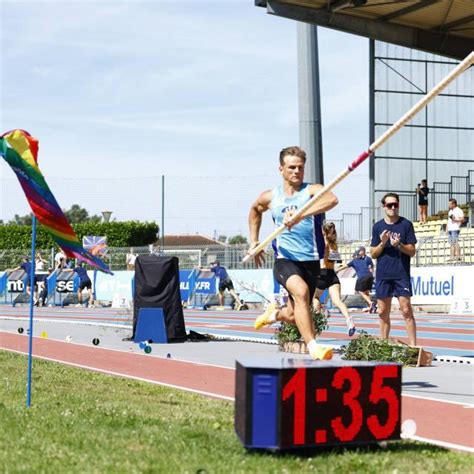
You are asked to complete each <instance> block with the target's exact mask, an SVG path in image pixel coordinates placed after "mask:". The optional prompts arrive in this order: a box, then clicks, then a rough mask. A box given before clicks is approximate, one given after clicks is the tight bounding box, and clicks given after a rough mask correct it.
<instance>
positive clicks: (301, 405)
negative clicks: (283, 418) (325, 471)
mask: <svg viewBox="0 0 474 474" xmlns="http://www.w3.org/2000/svg"><path fill="white" fill-rule="evenodd" d="M292 395H294V415H293V443H294V444H304V438H305V418H306V416H305V411H306V369H297V370H296V373H295V375H293V377H291V379H290V380H288V382H287V383H286V385H285V386H284V387H283V393H282V398H283V401H285V400H288V398H290V397H291V396H292Z"/></svg>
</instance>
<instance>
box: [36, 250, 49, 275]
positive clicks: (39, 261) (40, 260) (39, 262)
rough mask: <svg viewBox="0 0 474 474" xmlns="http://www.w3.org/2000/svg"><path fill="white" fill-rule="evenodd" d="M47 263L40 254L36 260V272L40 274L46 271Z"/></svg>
mask: <svg viewBox="0 0 474 474" xmlns="http://www.w3.org/2000/svg"><path fill="white" fill-rule="evenodd" d="M47 263H48V262H47V261H46V260H45V259H44V258H43V257H42V256H41V254H40V253H39V252H38V253H37V254H36V258H35V270H37V271H40V272H42V271H44V269H45V268H46V264H47Z"/></svg>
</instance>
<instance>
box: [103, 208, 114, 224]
mask: <svg viewBox="0 0 474 474" xmlns="http://www.w3.org/2000/svg"><path fill="white" fill-rule="evenodd" d="M111 215H112V211H102V219H103V221H104V222H105V223H106V224H107V223H108V222H110V216H111Z"/></svg>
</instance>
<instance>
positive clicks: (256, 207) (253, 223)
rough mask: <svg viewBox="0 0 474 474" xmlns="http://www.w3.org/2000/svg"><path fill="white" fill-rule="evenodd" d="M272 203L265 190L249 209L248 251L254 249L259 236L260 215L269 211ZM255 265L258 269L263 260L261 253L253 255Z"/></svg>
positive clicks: (268, 192) (270, 195)
mask: <svg viewBox="0 0 474 474" xmlns="http://www.w3.org/2000/svg"><path fill="white" fill-rule="evenodd" d="M271 201H272V191H271V190H267V191H264V192H263V193H261V194H260V196H258V198H257V199H256V201H255V202H254V203H253V204H252V206H251V207H250V212H249V233H250V250H252V249H253V248H254V247H256V246H257V245H258V244H259V242H258V236H259V234H260V227H261V225H262V215H263V213H264V212H266V211H268V210H269V209H270V203H271ZM254 259H255V264H256V265H257V267H259V266H260V265H261V264H262V263H263V262H265V259H264V258H263V251H262V252H259V253H258V254H256V255H254Z"/></svg>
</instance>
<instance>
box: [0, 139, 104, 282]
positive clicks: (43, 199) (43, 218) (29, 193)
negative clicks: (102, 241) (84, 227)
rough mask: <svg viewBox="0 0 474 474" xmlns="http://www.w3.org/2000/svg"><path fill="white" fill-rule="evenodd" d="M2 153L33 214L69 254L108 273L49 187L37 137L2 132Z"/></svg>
mask: <svg viewBox="0 0 474 474" xmlns="http://www.w3.org/2000/svg"><path fill="white" fill-rule="evenodd" d="M0 156H2V157H3V158H4V159H5V161H6V162H7V163H8V164H9V165H10V167H11V168H12V170H13V171H14V172H15V174H16V176H17V178H18V181H20V184H21V187H22V188H23V191H24V193H25V196H26V199H28V203H29V204H30V207H31V210H32V211H33V214H34V215H35V216H36V218H37V219H38V221H39V223H40V224H42V225H43V226H44V227H45V228H46V230H47V231H48V232H49V233H50V234H51V235H52V237H53V239H54V240H55V242H56V243H57V244H58V245H59V246H60V247H61V248H62V249H63V250H64V252H65V254H66V255H67V256H68V257H70V258H78V259H80V260H83V261H84V262H86V263H88V264H89V265H92V266H93V267H96V268H98V269H99V270H102V271H103V272H105V273H112V272H111V271H110V269H109V267H108V266H107V265H106V264H105V263H104V262H103V261H102V260H101V259H100V258H97V257H96V256H95V255H92V254H91V253H90V252H88V251H87V250H86V249H85V248H83V246H82V244H81V241H80V240H79V238H78V237H77V235H76V233H75V232H74V230H73V228H72V227H71V225H70V224H69V222H68V220H67V218H66V216H65V215H64V213H63V211H62V210H61V208H60V207H59V205H58V203H57V201H56V198H55V197H54V196H53V193H52V192H51V190H50V189H49V186H48V184H47V183H46V180H45V179H44V176H43V174H42V173H41V171H40V169H39V167H38V163H37V156H38V140H37V139H36V138H33V137H32V136H31V135H30V134H29V133H28V132H25V131H24V130H13V131H11V132H7V133H5V134H3V135H2V136H0Z"/></svg>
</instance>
